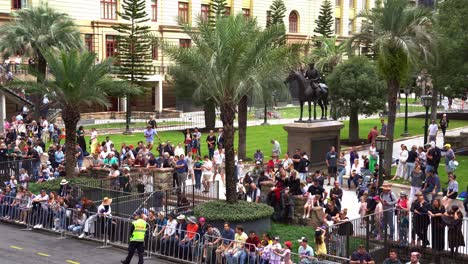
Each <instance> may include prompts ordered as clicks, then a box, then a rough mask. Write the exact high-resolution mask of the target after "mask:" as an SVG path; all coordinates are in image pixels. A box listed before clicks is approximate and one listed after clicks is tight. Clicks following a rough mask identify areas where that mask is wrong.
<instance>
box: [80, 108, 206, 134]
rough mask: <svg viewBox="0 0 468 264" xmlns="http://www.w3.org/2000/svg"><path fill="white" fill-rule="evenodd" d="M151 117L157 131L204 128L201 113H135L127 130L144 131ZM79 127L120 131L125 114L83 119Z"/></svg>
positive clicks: (203, 115) (119, 113)
mask: <svg viewBox="0 0 468 264" xmlns="http://www.w3.org/2000/svg"><path fill="white" fill-rule="evenodd" d="M151 116H154V117H155V121H156V126H157V128H156V129H157V130H158V131H167V130H184V129H187V128H190V129H193V128H194V127H198V128H203V127H205V114H204V113H203V112H175V113H152V112H136V111H135V112H132V116H131V123H130V124H129V128H130V129H131V130H134V131H143V130H144V129H146V126H147V124H148V121H149V120H150V117H151ZM80 125H83V126H84V127H85V128H87V129H90V128H96V129H98V130H106V131H112V130H114V129H115V130H122V129H125V128H126V123H125V112H111V115H110V116H109V118H108V119H95V118H90V119H83V120H82V121H81V122H80Z"/></svg>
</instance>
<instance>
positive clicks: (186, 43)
mask: <svg viewBox="0 0 468 264" xmlns="http://www.w3.org/2000/svg"><path fill="white" fill-rule="evenodd" d="M190 46H192V40H191V39H179V47H181V48H190Z"/></svg>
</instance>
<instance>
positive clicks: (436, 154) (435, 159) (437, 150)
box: [432, 147, 442, 164]
mask: <svg viewBox="0 0 468 264" xmlns="http://www.w3.org/2000/svg"><path fill="white" fill-rule="evenodd" d="M441 157H442V153H441V151H440V148H437V147H436V148H435V149H434V152H433V154H432V161H433V162H434V163H435V164H437V163H439V162H440V159H441Z"/></svg>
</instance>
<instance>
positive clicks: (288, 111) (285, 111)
mask: <svg viewBox="0 0 468 264" xmlns="http://www.w3.org/2000/svg"><path fill="white" fill-rule="evenodd" d="M312 107H313V105H312ZM256 111H263V108H262V109H254V110H252V111H249V114H248V118H249V119H255V113H256ZM276 111H279V114H280V117H281V118H299V106H294V107H282V108H278V109H277V110H276ZM313 111H314V110H313V108H312V117H313V115H314V112H313ZM424 111H425V109H424V107H423V106H419V105H409V106H408V113H414V112H424ZM404 112H405V107H404V105H401V107H400V111H399V112H398V113H404ZM308 114H309V112H308V106H307V105H304V116H307V117H308ZM321 114H322V110H321V109H320V107H319V106H317V117H318V118H320V116H321Z"/></svg>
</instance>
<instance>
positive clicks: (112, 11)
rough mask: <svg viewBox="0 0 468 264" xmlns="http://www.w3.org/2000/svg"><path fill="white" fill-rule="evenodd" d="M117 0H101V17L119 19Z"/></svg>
mask: <svg viewBox="0 0 468 264" xmlns="http://www.w3.org/2000/svg"><path fill="white" fill-rule="evenodd" d="M116 12H117V0H101V18H102V19H113V20H115V19H117V13H116Z"/></svg>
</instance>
